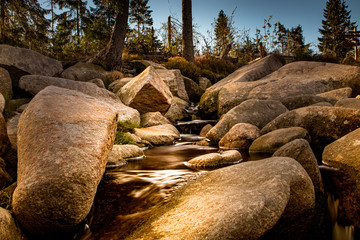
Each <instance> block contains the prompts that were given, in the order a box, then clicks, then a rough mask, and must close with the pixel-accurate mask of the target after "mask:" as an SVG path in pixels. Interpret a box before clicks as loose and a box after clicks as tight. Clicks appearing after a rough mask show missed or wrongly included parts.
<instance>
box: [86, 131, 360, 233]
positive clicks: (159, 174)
mask: <svg viewBox="0 0 360 240" xmlns="http://www.w3.org/2000/svg"><path fill="white" fill-rule="evenodd" d="M199 140H202V138H200V137H199V136H197V135H194V134H182V135H181V140H180V141H178V142H177V143H176V144H175V145H170V146H160V147H155V148H152V149H148V150H145V151H144V152H145V155H146V158H143V159H139V160H132V161H129V162H128V163H127V164H126V165H124V166H122V167H120V168H115V169H108V170H107V171H106V173H105V175H104V178H103V180H102V182H101V183H100V186H99V188H98V193H97V195H96V198H95V204H94V205H95V206H96V207H95V208H94V209H93V210H92V214H90V215H91V216H92V218H91V219H89V225H90V229H88V230H87V232H86V234H85V235H84V236H82V237H81V238H80V239H81V240H90V239H94V240H95V239H96V240H98V239H100V240H109V239H112V240H115V239H124V238H125V237H126V236H127V235H128V234H129V233H131V232H132V231H134V230H135V229H136V227H137V226H139V225H140V224H142V223H143V222H145V221H146V220H147V219H148V217H149V216H151V214H152V211H153V210H154V209H156V208H157V207H158V206H160V205H162V204H164V203H166V202H167V201H168V200H169V199H170V197H171V196H172V194H173V192H175V191H176V190H177V189H178V188H180V187H181V186H183V185H184V184H186V183H187V182H188V181H190V180H192V179H195V178H196V177H198V175H201V174H203V173H204V172H206V170H198V171H197V170H194V169H189V168H187V167H186V166H185V165H184V163H185V162H187V161H188V160H190V159H192V158H194V157H197V156H200V155H203V154H207V153H213V152H217V151H219V149H218V148H216V147H209V146H199V145H195V144H194V142H196V141H199ZM242 156H243V158H244V160H258V159H263V158H266V157H269V155H251V156H250V155H248V154H246V153H242ZM320 169H321V172H322V175H323V179H324V185H325V188H327V191H328V208H329V215H330V217H331V219H332V225H333V232H332V239H333V240H354V239H356V238H354V232H355V230H354V227H353V226H342V225H341V224H339V223H338V221H337V219H338V206H339V200H338V199H336V198H335V197H334V193H333V192H332V191H333V189H330V190H329V188H331V183H330V184H329V179H331V178H332V175H331V174H332V173H333V172H332V169H330V170H329V169H327V168H324V167H320ZM329 173H330V175H329ZM332 185H333V184H332Z"/></svg>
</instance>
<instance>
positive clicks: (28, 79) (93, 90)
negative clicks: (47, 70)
mask: <svg viewBox="0 0 360 240" xmlns="http://www.w3.org/2000/svg"><path fill="white" fill-rule="evenodd" d="M19 86H20V88H22V89H24V90H25V91H27V92H29V93H31V94H33V95H35V94H37V93H38V92H40V91H41V90H42V89H44V88H46V87H47V86H57V87H61V88H66V89H71V90H75V91H78V92H82V93H84V94H87V95H89V96H92V97H95V98H97V99H100V100H102V101H104V102H106V103H108V104H109V105H110V106H111V107H112V108H114V110H115V111H116V112H117V114H118V121H126V120H129V121H132V122H136V123H140V114H139V112H138V111H136V110H135V109H133V108H130V107H128V106H125V105H124V104H123V103H122V102H121V101H120V99H119V97H118V96H116V95H115V94H114V93H112V92H110V91H108V90H106V89H104V88H99V87H98V86H96V85H95V84H94V83H89V82H80V81H74V80H69V79H65V78H54V77H46V76H39V75H27V76H23V77H21V78H20V81H19Z"/></svg>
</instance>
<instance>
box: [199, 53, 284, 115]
mask: <svg viewBox="0 0 360 240" xmlns="http://www.w3.org/2000/svg"><path fill="white" fill-rule="evenodd" d="M281 66H282V63H281V62H280V60H279V59H278V58H277V57H276V56H275V55H269V56H267V57H265V58H263V59H261V60H259V61H256V62H254V63H251V64H248V65H245V66H243V67H241V68H239V69H237V70H236V71H235V72H233V73H232V74H230V75H229V76H227V77H226V78H224V79H222V80H220V81H219V82H217V83H216V84H214V85H213V86H211V87H209V88H208V89H206V91H205V93H204V94H203V96H201V99H200V109H201V110H202V112H203V113H204V114H205V115H210V116H216V114H217V111H221V114H218V115H219V116H221V115H222V114H223V113H226V112H227V111H229V110H230V109H231V108H233V107H235V106H236V105H238V104H240V103H241V101H239V102H237V104H235V103H234V104H231V106H230V105H229V106H228V107H226V110H221V107H220V106H219V105H218V100H219V94H220V92H221V91H224V93H222V94H221V95H222V96H223V98H224V99H223V100H222V102H223V103H226V94H227V93H225V92H228V90H223V89H224V88H225V87H227V86H228V85H229V86H231V85H233V84H235V85H236V84H237V83H241V82H253V81H256V80H259V79H261V78H262V77H265V76H266V75H268V74H270V73H272V72H274V71H276V70H277V69H279V68H280V67H281ZM256 85H257V84H256ZM228 89H229V91H231V89H232V87H229V88H228ZM236 94H239V93H236ZM224 106H225V105H224V104H222V107H224Z"/></svg>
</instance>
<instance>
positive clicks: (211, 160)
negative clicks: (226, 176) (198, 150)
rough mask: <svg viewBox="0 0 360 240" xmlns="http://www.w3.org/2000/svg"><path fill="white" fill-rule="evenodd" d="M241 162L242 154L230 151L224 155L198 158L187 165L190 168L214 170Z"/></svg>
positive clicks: (208, 155)
mask: <svg viewBox="0 0 360 240" xmlns="http://www.w3.org/2000/svg"><path fill="white" fill-rule="evenodd" d="M241 160H242V157H241V154H240V152H238V151H236V150H229V151H225V152H222V153H208V154H205V155H202V156H198V157H196V158H193V159H191V160H189V161H188V162H186V163H185V165H186V166H188V167H190V168H214V167H224V166H227V165H231V164H236V163H239V162H240V161H241Z"/></svg>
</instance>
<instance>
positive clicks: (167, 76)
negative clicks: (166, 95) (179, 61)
mask: <svg viewBox="0 0 360 240" xmlns="http://www.w3.org/2000/svg"><path fill="white" fill-rule="evenodd" d="M156 73H157V74H158V75H159V76H160V78H161V79H162V80H163V81H164V82H165V83H166V85H167V86H168V87H169V89H170V91H171V93H172V95H173V96H174V97H178V98H181V99H182V100H184V101H186V102H188V101H189V96H188V94H187V92H186V89H185V84H184V79H183V76H182V75H181V72H180V70H178V69H174V70H167V69H158V70H156Z"/></svg>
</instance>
